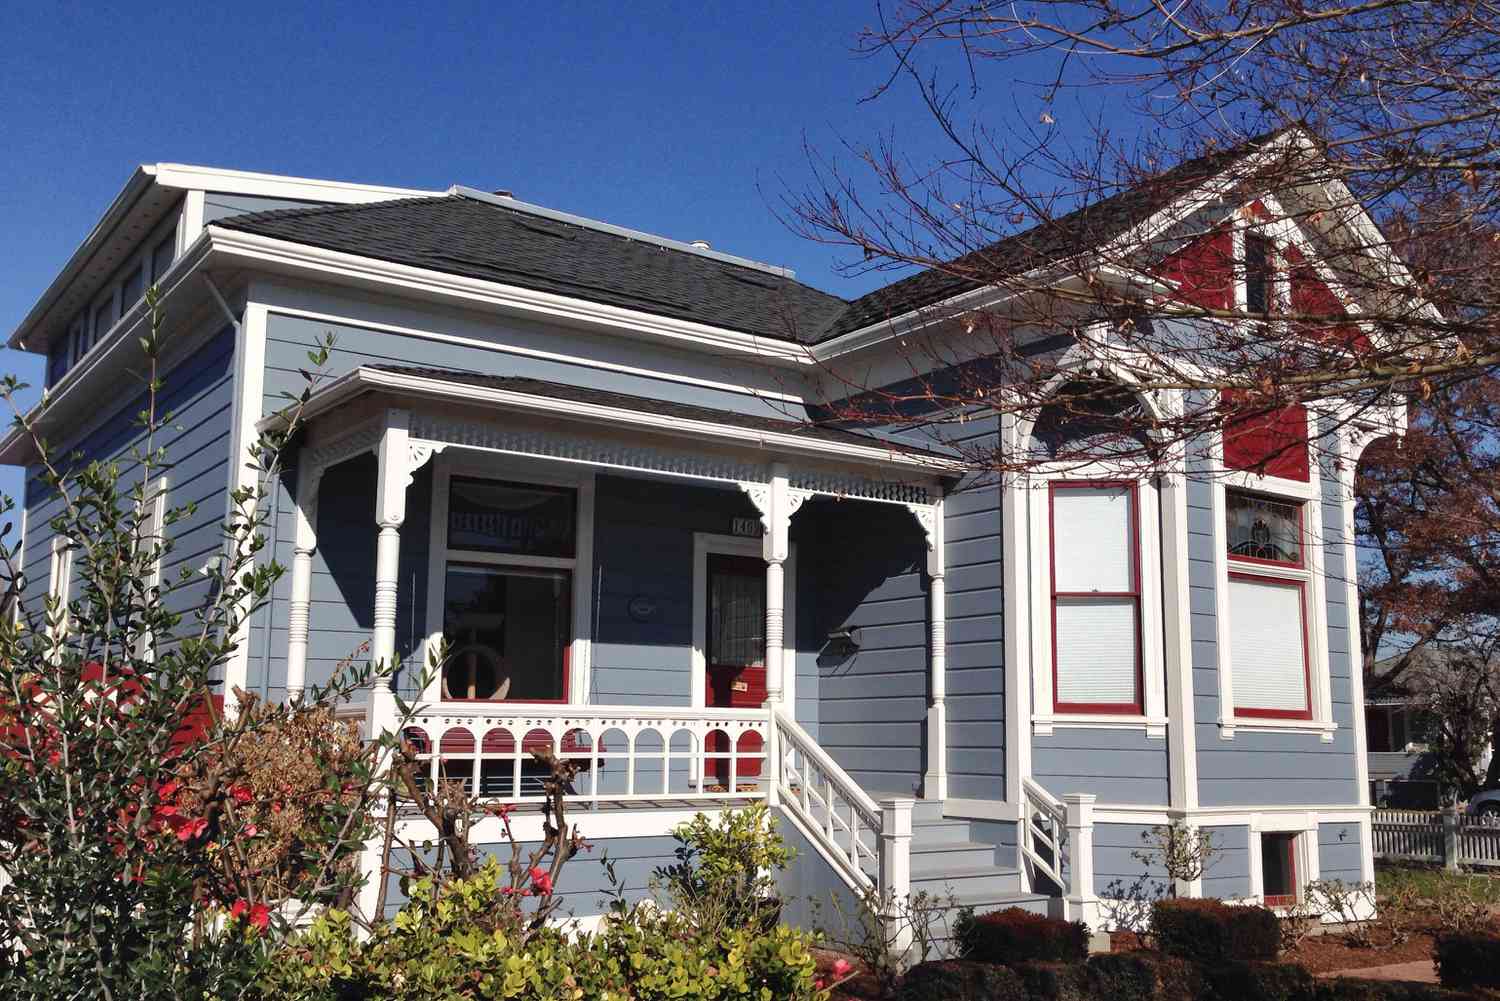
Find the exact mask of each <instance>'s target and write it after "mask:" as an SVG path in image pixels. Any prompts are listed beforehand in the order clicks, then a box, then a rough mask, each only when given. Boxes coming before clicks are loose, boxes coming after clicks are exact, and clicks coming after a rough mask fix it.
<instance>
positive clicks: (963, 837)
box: [911, 820, 973, 845]
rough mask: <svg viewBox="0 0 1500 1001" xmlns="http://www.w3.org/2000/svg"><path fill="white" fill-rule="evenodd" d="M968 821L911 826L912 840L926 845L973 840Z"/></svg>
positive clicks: (971, 829) (934, 821) (930, 822)
mask: <svg viewBox="0 0 1500 1001" xmlns="http://www.w3.org/2000/svg"><path fill="white" fill-rule="evenodd" d="M972 837H973V828H972V826H971V825H970V824H969V822H968V821H967V820H928V821H923V822H922V823H913V824H912V825H911V839H912V841H913V842H914V843H915V842H920V843H922V844H924V845H949V844H958V843H961V842H965V841H970V840H972Z"/></svg>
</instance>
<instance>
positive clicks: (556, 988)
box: [245, 859, 826, 1001]
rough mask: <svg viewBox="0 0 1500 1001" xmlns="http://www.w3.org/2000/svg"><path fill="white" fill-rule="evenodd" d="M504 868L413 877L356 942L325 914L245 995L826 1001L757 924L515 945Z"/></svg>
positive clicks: (800, 949) (796, 945)
mask: <svg viewBox="0 0 1500 1001" xmlns="http://www.w3.org/2000/svg"><path fill="white" fill-rule="evenodd" d="M502 876H503V871H502V869H501V867H500V865H499V863H498V862H496V861H495V860H494V859H490V860H489V861H487V862H486V863H485V865H484V866H483V867H482V868H481V870H480V871H479V873H478V874H477V875H476V876H474V877H473V878H471V879H455V880H450V881H448V882H446V883H444V884H443V885H441V886H439V885H437V884H435V883H434V882H432V881H430V880H419V881H417V882H416V883H414V884H413V885H412V887H411V899H410V900H409V901H408V902H407V904H406V905H405V906H404V907H403V908H402V909H401V911H400V913H399V914H397V915H396V918H395V920H393V921H387V922H383V923H381V924H378V925H376V926H375V928H374V930H373V932H372V933H371V934H370V935H369V937H368V938H366V939H364V940H363V941H361V940H360V939H359V938H358V937H357V936H356V935H355V934H354V927H353V923H352V922H351V921H350V919H349V916H348V915H347V914H344V913H343V912H340V911H332V912H329V913H328V914H326V915H324V916H323V917H321V918H319V919H318V920H317V921H316V922H315V923H314V924H313V926H312V927H311V928H309V929H308V930H307V931H305V932H303V933H301V934H300V935H297V936H294V937H293V938H292V939H291V940H290V941H289V943H288V944H287V945H286V946H285V947H284V948H283V950H282V952H281V953H280V954H279V955H278V956H277V957H276V961H275V962H273V963H271V964H270V965H269V968H268V969H267V971H266V972H265V973H264V974H263V975H262V977H261V979H260V981H259V982H258V984H257V985H256V989H255V990H254V991H252V992H250V993H249V994H247V995H246V996H245V997H246V999H247V1001H250V999H257V998H258V999H265V1001H270V999H275V1001H344V999H355V998H357V999H360V1001H481V999H490V998H507V999H515V1001H553V999H566V1001H585V999H588V1001H593V999H599V1001H623V999H627V998H628V999H630V1001H666V999H668V998H672V999H676V998H684V997H702V998H714V999H718V1001H766V999H771V998H774V999H788V1001H823V999H826V994H825V993H824V992H823V991H821V990H819V989H818V988H817V987H816V985H815V981H814V975H815V969H816V968H815V964H814V961H813V957H812V952H811V946H812V944H813V940H812V938H811V936H809V935H807V934H805V933H803V932H800V931H798V930H796V929H792V928H787V927H776V928H772V929H770V930H769V931H767V930H764V929H762V928H761V927H760V926H759V925H758V924H752V925H747V926H741V927H736V928H729V927H720V928H716V929H712V930H707V929H704V928H701V927H699V926H697V925H694V924H693V923H692V922H691V921H690V920H688V919H687V918H685V917H684V916H682V915H680V914H677V913H675V912H671V911H664V910H660V909H658V908H656V907H655V906H653V905H650V904H644V905H638V906H636V907H631V908H625V909H622V910H619V911H616V912H615V913H614V914H612V915H610V917H609V918H608V919H607V920H606V921H605V922H604V923H603V925H602V926H601V928H600V930H599V931H598V933H596V934H593V935H578V936H576V937H574V938H571V939H570V938H569V937H568V936H566V935H565V934H563V932H562V931H561V930H559V929H556V928H551V927H547V928H542V929H540V930H538V931H536V932H533V933H531V934H530V936H529V937H527V938H525V939H523V938H522V937H520V936H519V935H518V934H517V932H516V929H515V928H514V927H513V925H512V924H507V923H506V922H504V921H500V920H497V919H496V917H495V915H496V914H497V913H505V912H506V911H507V910H508V908H507V907H506V906H505V903H504V901H503V900H502V896H503V892H504V890H505V888H506V887H504V886H502Z"/></svg>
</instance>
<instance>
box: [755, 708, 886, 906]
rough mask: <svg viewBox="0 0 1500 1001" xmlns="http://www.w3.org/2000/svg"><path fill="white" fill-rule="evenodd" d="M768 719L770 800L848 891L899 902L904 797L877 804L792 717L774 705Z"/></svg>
mask: <svg viewBox="0 0 1500 1001" xmlns="http://www.w3.org/2000/svg"><path fill="white" fill-rule="evenodd" d="M771 720H772V726H773V727H774V731H775V733H774V743H775V746H776V747H777V749H778V753H777V759H778V760H777V762H776V764H775V765H774V767H775V773H774V781H775V784H776V793H777V797H776V798H777V801H778V802H777V805H779V806H780V807H781V808H782V810H784V811H786V813H787V814H788V815H790V816H791V818H792V819H793V820H794V821H795V822H796V823H797V826H798V827H799V828H800V829H801V830H802V832H803V834H804V835H805V836H806V837H808V839H809V840H811V841H812V842H813V843H814V846H815V847H816V848H817V849H818V851H819V853H820V854H822V855H823V857H824V858H825V859H826V860H827V861H828V862H829V863H830V864H832V865H833V866H834V868H835V870H836V871H838V873H839V874H840V875H841V876H842V877H843V878H844V882H845V883H847V884H848V885H849V887H850V888H851V889H853V890H855V891H857V892H874V893H877V894H879V896H880V898H881V899H882V901H885V900H887V899H891V900H894V899H895V898H897V897H899V898H901V899H902V900H904V899H905V897H906V894H907V892H908V889H909V884H910V876H909V873H910V863H909V859H910V852H911V804H910V801H894V802H892V803H891V804H886V805H882V804H879V803H876V802H875V800H874V799H872V798H871V797H870V795H869V793H867V792H865V791H864V790H863V789H861V788H860V787H859V783H857V782H855V781H854V779H853V778H851V777H850V776H849V773H848V772H845V771H844V769H843V768H841V767H840V766H839V764H838V762H836V761H834V760H833V758H832V757H830V756H829V754H828V752H827V751H824V750H823V749H822V748H821V747H819V746H818V743H817V741H815V740H813V738H812V737H811V736H810V735H809V734H808V733H807V731H806V730H803V729H802V727H801V726H799V725H798V723H797V721H796V720H794V719H791V718H790V717H788V716H787V715H786V714H784V713H782V712H780V711H778V710H776V709H774V708H773V709H772V710H771ZM887 817H889V818H891V820H890V822H889V823H887V819H886V818H887Z"/></svg>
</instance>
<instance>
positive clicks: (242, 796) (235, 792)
mask: <svg viewBox="0 0 1500 1001" xmlns="http://www.w3.org/2000/svg"><path fill="white" fill-rule="evenodd" d="M229 795H231V796H233V797H234V801H235V802H236V803H249V802H252V801H253V800H254V799H255V793H253V792H251V791H250V788H249V786H240V785H236V786H230V787H229Z"/></svg>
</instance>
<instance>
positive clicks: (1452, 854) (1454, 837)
mask: <svg viewBox="0 0 1500 1001" xmlns="http://www.w3.org/2000/svg"><path fill="white" fill-rule="evenodd" d="M1443 868H1444V869H1447V870H1448V871H1449V872H1457V871H1458V804H1457V803H1451V804H1449V806H1448V809H1446V810H1444V811H1443Z"/></svg>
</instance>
